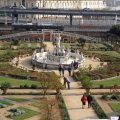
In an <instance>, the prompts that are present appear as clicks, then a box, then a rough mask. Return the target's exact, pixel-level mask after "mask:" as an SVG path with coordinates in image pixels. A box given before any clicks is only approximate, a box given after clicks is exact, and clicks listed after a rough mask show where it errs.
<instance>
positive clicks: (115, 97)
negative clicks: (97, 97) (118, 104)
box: [111, 94, 119, 100]
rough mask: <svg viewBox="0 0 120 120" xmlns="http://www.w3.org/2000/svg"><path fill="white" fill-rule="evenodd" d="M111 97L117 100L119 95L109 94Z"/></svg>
mask: <svg viewBox="0 0 120 120" xmlns="http://www.w3.org/2000/svg"><path fill="white" fill-rule="evenodd" d="M111 99H112V100H119V95H117V94H113V95H112V96H111Z"/></svg>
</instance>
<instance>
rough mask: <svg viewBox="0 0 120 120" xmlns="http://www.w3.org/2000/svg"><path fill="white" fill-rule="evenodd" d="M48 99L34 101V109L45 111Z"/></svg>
mask: <svg viewBox="0 0 120 120" xmlns="http://www.w3.org/2000/svg"><path fill="white" fill-rule="evenodd" d="M46 103H47V99H46V98H40V99H37V100H33V101H32V106H34V107H38V108H40V109H44V108H46V107H47V104H46Z"/></svg>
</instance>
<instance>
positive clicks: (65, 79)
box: [63, 77, 67, 88]
mask: <svg viewBox="0 0 120 120" xmlns="http://www.w3.org/2000/svg"><path fill="white" fill-rule="evenodd" d="M63 80H64V87H65V88H66V83H67V78H66V77H63Z"/></svg>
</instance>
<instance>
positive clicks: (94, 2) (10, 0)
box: [0, 0, 106, 23]
mask: <svg viewBox="0 0 120 120" xmlns="http://www.w3.org/2000/svg"><path fill="white" fill-rule="evenodd" d="M14 5H16V6H17V7H20V6H21V5H23V6H25V7H26V8H36V7H37V8H51V9H66V10H68V9H79V10H80V9H84V8H89V9H92V10H93V9H99V10H100V9H104V8H106V3H105V2H104V0H0V7H5V6H6V7H12V6H14ZM46 17H52V18H57V17H62V18H63V17H66V16H57V15H52V16H49V15H20V14H19V19H20V18H21V19H23V18H25V19H27V21H29V20H30V21H32V22H35V23H36V22H38V20H40V19H41V18H46Z"/></svg>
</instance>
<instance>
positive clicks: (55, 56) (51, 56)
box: [32, 34, 85, 69]
mask: <svg viewBox="0 0 120 120" xmlns="http://www.w3.org/2000/svg"><path fill="white" fill-rule="evenodd" d="M60 41H61V37H60V34H59V35H58V36H57V37H56V45H55V46H54V49H53V50H51V51H50V50H48V51H47V52H46V51H44V50H43V49H41V50H40V51H38V50H35V51H34V53H33V55H32V63H34V64H36V66H37V67H40V68H44V67H45V66H47V69H58V66H59V65H60V64H61V65H64V67H65V68H66V69H67V68H68V66H69V65H70V64H71V63H72V62H78V67H83V66H84V64H83V63H84V60H85V58H84V56H83V54H82V53H81V54H80V53H79V51H78V50H77V51H76V52H75V53H73V52H71V50H70V49H65V48H64V46H61V44H60Z"/></svg>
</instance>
